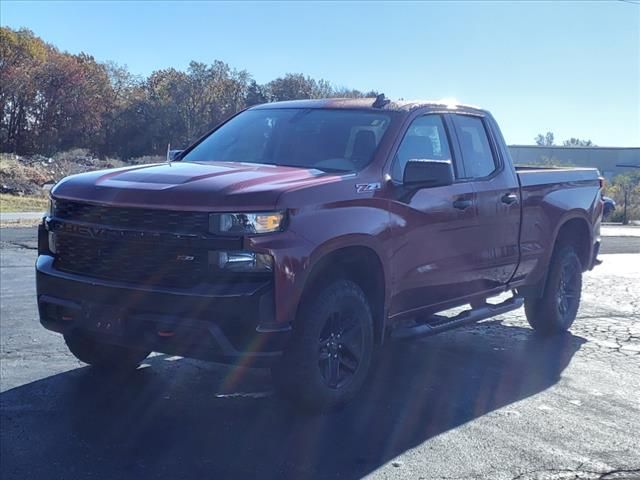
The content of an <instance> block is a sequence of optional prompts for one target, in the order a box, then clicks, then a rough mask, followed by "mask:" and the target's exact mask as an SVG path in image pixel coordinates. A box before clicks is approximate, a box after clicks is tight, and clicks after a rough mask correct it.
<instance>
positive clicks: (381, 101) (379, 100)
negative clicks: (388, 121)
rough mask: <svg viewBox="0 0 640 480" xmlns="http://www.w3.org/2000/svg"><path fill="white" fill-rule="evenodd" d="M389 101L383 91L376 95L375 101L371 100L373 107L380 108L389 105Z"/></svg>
mask: <svg viewBox="0 0 640 480" xmlns="http://www.w3.org/2000/svg"><path fill="white" fill-rule="evenodd" d="M390 103H391V100H389V99H388V98H387V97H385V96H384V93H381V94H380V95H378V96H377V97H376V101H375V102H373V105H372V106H373V108H382V107H385V106H387V105H389V104H390Z"/></svg>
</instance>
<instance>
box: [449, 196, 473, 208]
mask: <svg viewBox="0 0 640 480" xmlns="http://www.w3.org/2000/svg"><path fill="white" fill-rule="evenodd" d="M471 205H473V200H470V199H468V198H458V199H457V200H455V201H454V202H453V208H457V209H458V210H466V209H467V208H469V207H470V206H471Z"/></svg>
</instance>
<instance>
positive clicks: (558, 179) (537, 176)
mask: <svg viewBox="0 0 640 480" xmlns="http://www.w3.org/2000/svg"><path fill="white" fill-rule="evenodd" d="M515 168H516V172H517V173H518V178H520V186H521V187H522V188H526V187H533V186H540V185H549V184H555V183H557V184H567V183H575V182H579V183H580V184H583V183H585V182H586V183H591V182H593V183H594V185H595V184H599V181H600V180H599V177H600V172H598V169H597V168H574V167H543V166H537V165H536V166H516V167H515Z"/></svg>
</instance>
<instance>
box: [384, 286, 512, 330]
mask: <svg viewBox="0 0 640 480" xmlns="http://www.w3.org/2000/svg"><path fill="white" fill-rule="evenodd" d="M523 303H524V297H521V296H513V297H511V298H509V299H507V300H505V301H504V302H502V303H498V304H497V305H491V304H488V303H487V304H485V305H483V306H481V307H478V308H474V309H471V310H465V311H464V312H460V313H459V314H458V315H456V316H455V317H445V316H443V315H432V316H431V317H429V319H428V320H426V321H425V322H422V323H418V324H416V325H410V326H403V327H398V328H396V329H394V330H392V331H391V338H414V337H425V336H427V335H434V334H436V333H440V332H444V331H446V330H451V329H454V328H456V327H460V326H462V325H467V324H469V323H475V322H479V321H480V320H486V319H487V318H491V317H495V316H496V315H501V314H503V313H507V312H510V311H512V310H517V309H518V308H520V307H521V306H522V304H523Z"/></svg>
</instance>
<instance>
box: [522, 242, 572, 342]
mask: <svg viewBox="0 0 640 480" xmlns="http://www.w3.org/2000/svg"><path fill="white" fill-rule="evenodd" d="M581 290H582V265H581V263H580V259H579V258H578V255H577V254H576V252H575V250H574V249H573V247H571V246H562V247H560V248H558V249H556V251H555V252H554V253H553V256H552V257H551V262H550V264H549V272H548V275H547V283H546V285H545V288H544V292H543V294H542V296H541V297H535V298H534V297H527V298H525V302H524V309H525V313H526V315H527V320H528V322H529V325H531V327H532V328H533V329H534V330H535V331H536V332H538V333H540V334H542V335H546V336H549V335H554V334H557V333H561V332H564V331H567V330H569V328H570V327H571V325H572V324H573V321H574V320H575V318H576V315H577V313H578V308H579V307H580V293H581Z"/></svg>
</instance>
